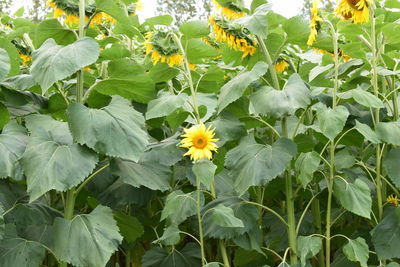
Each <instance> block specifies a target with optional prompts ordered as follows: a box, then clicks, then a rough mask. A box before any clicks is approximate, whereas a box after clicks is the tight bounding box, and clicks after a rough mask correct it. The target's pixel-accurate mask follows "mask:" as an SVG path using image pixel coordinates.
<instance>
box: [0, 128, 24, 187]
mask: <svg viewBox="0 0 400 267" xmlns="http://www.w3.org/2000/svg"><path fill="white" fill-rule="evenodd" d="M27 139H28V137H27V135H26V130H25V128H24V127H22V126H19V125H18V124H17V123H16V122H14V121H11V122H9V123H8V124H7V125H6V126H5V127H4V128H3V132H2V133H1V134H0V178H5V177H12V178H14V179H17V180H20V179H22V177H23V170H22V167H21V164H20V162H19V160H20V158H21V157H22V154H23V153H24V151H25V148H26V143H27V141H28V140H27Z"/></svg>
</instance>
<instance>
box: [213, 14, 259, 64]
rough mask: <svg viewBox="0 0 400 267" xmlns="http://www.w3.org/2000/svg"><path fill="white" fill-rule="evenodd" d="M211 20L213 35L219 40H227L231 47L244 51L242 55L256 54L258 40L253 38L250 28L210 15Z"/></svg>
mask: <svg viewBox="0 0 400 267" xmlns="http://www.w3.org/2000/svg"><path fill="white" fill-rule="evenodd" d="M209 22H210V25H211V26H212V29H213V32H212V35H213V36H214V38H215V39H216V40H217V41H218V42H225V43H227V44H228V46H229V48H231V49H233V50H238V51H242V52H243V54H242V57H246V56H247V55H251V56H252V55H254V53H255V52H256V50H257V48H256V46H257V42H256V41H255V40H253V38H252V36H251V34H250V32H249V30H247V29H246V28H243V27H242V26H240V25H237V24H235V25H233V24H231V23H230V22H228V21H226V20H224V19H222V18H215V17H210V18H209Z"/></svg>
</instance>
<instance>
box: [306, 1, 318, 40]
mask: <svg viewBox="0 0 400 267" xmlns="http://www.w3.org/2000/svg"><path fill="white" fill-rule="evenodd" d="M321 21H322V18H321V17H320V16H319V15H318V0H314V1H313V5H312V8H311V24H310V29H311V32H310V36H309V37H308V41H307V45H310V46H311V45H313V43H314V42H315V38H316V36H317V34H318V30H319V28H320V25H319V23H320V22H321Z"/></svg>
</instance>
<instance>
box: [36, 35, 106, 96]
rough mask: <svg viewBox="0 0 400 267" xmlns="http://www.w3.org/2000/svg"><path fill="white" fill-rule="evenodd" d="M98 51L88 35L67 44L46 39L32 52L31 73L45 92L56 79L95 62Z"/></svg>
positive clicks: (96, 45) (97, 46)
mask: <svg viewBox="0 0 400 267" xmlns="http://www.w3.org/2000/svg"><path fill="white" fill-rule="evenodd" d="M99 52H100V49H99V45H98V44H97V42H96V41H95V40H93V39H92V38H89V37H85V38H82V39H79V40H78V41H76V42H74V43H73V44H70V45H67V46H61V45H57V43H56V42H55V41H54V39H48V40H47V41H45V42H44V43H43V44H42V46H41V47H40V48H39V49H38V50H35V51H34V52H33V53H32V58H33V63H32V66H31V74H32V76H33V77H34V78H35V80H36V81H37V82H38V83H39V84H40V87H41V88H42V92H43V93H45V92H46V91H47V89H49V87H50V86H52V85H53V84H54V83H55V82H56V81H59V80H62V79H64V78H66V77H68V76H70V75H72V74H74V73H75V72H77V71H78V70H80V69H81V68H83V67H85V66H88V65H90V64H92V63H94V62H96V60H97V58H98V57H99Z"/></svg>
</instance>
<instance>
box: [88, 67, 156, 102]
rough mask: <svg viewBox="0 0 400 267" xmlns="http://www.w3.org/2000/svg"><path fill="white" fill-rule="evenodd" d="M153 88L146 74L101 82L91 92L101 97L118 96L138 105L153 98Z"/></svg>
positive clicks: (151, 81) (152, 83)
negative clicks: (96, 92) (99, 94)
mask: <svg viewBox="0 0 400 267" xmlns="http://www.w3.org/2000/svg"><path fill="white" fill-rule="evenodd" d="M154 86H155V85H154V82H153V80H152V79H151V78H150V76H149V75H148V74H138V75H135V76H131V77H129V76H128V77H123V78H109V79H106V80H102V81H100V82H97V83H96V84H95V85H94V86H93V90H96V91H98V92H99V93H102V94H103V95H110V96H112V95H120V96H122V97H124V98H126V99H129V100H134V101H136V102H139V103H148V102H149V101H150V100H151V99H153V98H154V97H155V92H154V89H155V87H154Z"/></svg>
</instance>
